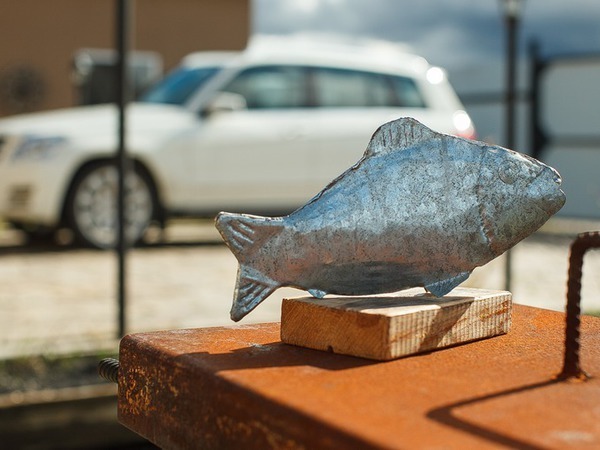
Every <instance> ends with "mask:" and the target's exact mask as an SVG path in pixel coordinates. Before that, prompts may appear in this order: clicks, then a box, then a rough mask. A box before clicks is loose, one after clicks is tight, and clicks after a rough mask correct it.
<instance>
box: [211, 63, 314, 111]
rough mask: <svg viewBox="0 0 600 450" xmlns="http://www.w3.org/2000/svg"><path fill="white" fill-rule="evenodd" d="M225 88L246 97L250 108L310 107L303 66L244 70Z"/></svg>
mask: <svg viewBox="0 0 600 450" xmlns="http://www.w3.org/2000/svg"><path fill="white" fill-rule="evenodd" d="M223 91H226V92H232V93H234V94H239V95H241V96H243V97H244V98H245V99H246V104H247V107H248V109H267V108H299V107H304V106H307V99H306V76H305V70H304V69H302V68H301V67H295V66H262V67H252V68H249V69H246V70H244V71H242V72H241V73H240V74H239V75H238V76H236V77H235V78H234V79H233V80H232V81H231V82H230V83H229V85H227V86H226V87H225V88H224V89H223Z"/></svg>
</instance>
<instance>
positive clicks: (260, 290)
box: [230, 264, 280, 322]
mask: <svg viewBox="0 0 600 450" xmlns="http://www.w3.org/2000/svg"><path fill="white" fill-rule="evenodd" d="M278 287H280V284H279V283H277V282H276V281H274V280H271V279H270V278H268V277H266V276H264V275H263V274H262V273H260V272H258V271H257V270H254V269H252V268H251V267H249V266H246V265H244V264H240V267H239V268H238V274H237V280H236V285H235V291H234V293H233V305H232V306H231V312H230V316H231V320H233V321H235V322H238V321H240V320H241V319H242V318H243V317H244V316H246V314H248V313H249V312H250V311H252V310H253V309H254V308H256V307H257V306H258V305H259V304H260V303H261V302H262V301H263V300H264V299H265V298H267V297H268V296H269V295H271V294H272V293H273V291H275V289H277V288H278Z"/></svg>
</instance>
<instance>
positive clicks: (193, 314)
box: [0, 0, 600, 448]
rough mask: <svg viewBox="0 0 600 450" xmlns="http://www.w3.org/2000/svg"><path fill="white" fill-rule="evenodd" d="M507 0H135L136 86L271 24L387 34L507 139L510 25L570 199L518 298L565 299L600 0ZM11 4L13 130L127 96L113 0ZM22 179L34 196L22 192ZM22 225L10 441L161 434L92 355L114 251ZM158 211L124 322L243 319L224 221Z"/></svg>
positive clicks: (12, 229)
mask: <svg viewBox="0 0 600 450" xmlns="http://www.w3.org/2000/svg"><path fill="white" fill-rule="evenodd" d="M509 3H510V4H512V2H509V1H504V0H485V1H472V0H471V1H469V0H453V1H451V2H450V1H445V0H428V1H427V2H414V1H413V2H409V1H399V0H221V1H220V2H211V1H208V0H202V1H201V0H194V1H192V0H170V1H166V0H132V1H131V5H130V6H131V24H130V25H131V48H132V52H131V54H130V64H131V66H130V72H129V73H130V77H131V80H132V84H131V90H132V95H133V96H134V97H135V98H138V97H140V96H143V95H144V93H145V92H147V91H148V89H151V88H152V86H155V85H156V84H157V83H160V82H161V81H162V80H163V79H164V77H165V76H166V75H167V74H169V73H170V72H172V71H173V70H174V69H176V68H177V67H179V66H180V64H181V60H182V59H183V58H184V57H185V56H186V55H188V54H190V53H192V52H197V51H241V50H243V49H244V48H246V46H247V45H248V44H249V43H250V42H251V41H252V40H253V38H255V37H256V36H257V35H294V36H295V37H299V39H303V38H304V37H305V38H306V39H310V40H315V39H318V40H323V41H334V42H339V41H340V40H341V41H344V42H353V43H355V42H357V41H362V40H365V41H370V40H377V42H382V41H384V42H388V43H393V44H395V45H396V44H397V45H399V46H401V48H402V49H403V51H405V52H407V53H412V54H415V55H418V56H420V57H423V58H425V59H426V60H427V61H428V62H429V64H431V65H432V66H436V67H437V66H439V67H442V68H443V69H444V70H445V73H446V74H447V78H448V80H449V82H450V84H451V85H452V86H453V88H454V90H455V91H456V93H457V95H458V97H459V99H460V101H461V102H462V105H464V109H465V111H466V112H467V113H468V115H469V117H470V119H471V120H472V123H473V125H474V129H475V132H476V133H477V138H478V139H480V140H484V141H486V142H490V143H495V144H499V145H507V137H506V127H507V123H506V121H507V118H506V109H505V107H506V98H507V93H506V87H507V83H506V82H507V63H508V61H507V59H508V58H509V57H510V56H509V55H508V53H507V42H508V37H509V36H508V34H509V33H514V34H513V37H514V38H515V42H516V52H515V54H514V55H512V56H514V58H515V61H516V86H515V92H514V96H513V98H514V101H515V139H514V141H513V142H514V145H513V147H514V148H515V149H516V150H518V151H521V152H523V153H528V154H531V155H534V156H536V157H537V158H539V159H541V160H542V161H544V162H546V163H548V164H550V165H552V166H553V167H556V168H557V169H558V171H559V172H560V173H561V175H562V177H563V186H564V190H565V192H566V194H567V199H568V200H567V204H566V205H565V207H564V208H563V209H562V210H561V211H560V212H559V213H558V215H557V216H556V217H555V218H553V219H552V220H551V221H550V222H549V223H548V224H547V225H545V226H544V227H543V228H542V229H541V230H540V232H538V233H536V234H534V235H533V236H532V237H530V238H528V239H526V240H525V241H523V242H522V243H520V244H519V245H517V247H515V249H514V251H513V253H512V259H513V264H512V277H513V279H512V286H511V290H512V291H513V294H514V300H515V301H516V302H518V303H523V304H528V305H533V306H537V307H543V308H550V309H555V310H562V309H563V307H564V302H565V293H566V290H565V286H566V275H567V263H568V251H569V244H570V242H571V241H572V240H573V238H574V236H575V235H576V234H577V233H578V232H581V231H588V230H598V229H600V176H599V175H598V171H599V169H600V127H598V123H600V89H599V88H598V80H599V79H600V3H599V2H597V1H595V0H571V1H570V2H564V1H558V0H522V1H520V2H515V5H516V6H517V8H518V9H517V10H514V11H513V12H512V13H511V14H513V16H511V19H509V18H507V14H508V13H507V10H506V8H507V6H510V5H508V4H509ZM0 4H1V6H2V7H1V9H2V16H3V18H4V21H3V22H4V25H3V32H2V36H3V39H2V40H0V130H3V125H2V120H3V119H6V120H7V121H8V120H13V119H14V118H15V116H21V115H24V114H31V113H39V112H50V113H52V111H54V110H56V109H63V108H72V107H80V106H85V105H101V104H103V103H110V102H114V101H115V100H116V90H115V88H114V84H113V81H114V77H115V63H116V58H117V54H116V52H115V50H114V48H115V37H114V36H115V32H116V29H115V15H116V12H115V10H116V8H115V5H116V3H115V2H110V1H106V0H87V1H86V2H81V1H77V0H54V1H53V2H40V1H36V0H20V1H19V2H10V1H9V0H0ZM511 20H512V22H511ZM511 27H512V28H511ZM229 107H230V106H227V108H229ZM77 111H78V110H75V116H74V117H77ZM45 117H46V116H45ZM45 120H48V119H42V124H43V122H44V121H45ZM159 121H160V118H159ZM6 123H8V122H6ZM13 123H14V122H13ZM47 123H49V122H47ZM6 127H8V125H6ZM74 127H77V125H75V126H74ZM4 129H8V128H4ZM44 129H46V130H47V129H48V125H46V127H45V128H44ZM21 131H22V130H21ZM25 131H27V130H25ZM34 131H35V130H34ZM373 131H374V129H373ZM115 132H116V131H115ZM5 136H8V134H6V135H4V134H2V137H1V138H0V144H5V143H6V142H8V140H9V138H8V137H5ZM365 139H368V136H366V137H365ZM5 141H6V142H5ZM365 142H366V141H365ZM8 144H10V142H8ZM8 144H7V145H8ZM0 148H1V147H0ZM40 151H41V150H40ZM1 163H2V153H1V152H0V164H1ZM0 174H4V175H0V177H1V176H4V177H9V176H12V175H10V174H9V173H8V172H6V171H5V172H0ZM0 186H3V184H2V180H0ZM38 189H42V190H43V189H44V184H43V183H42V184H41V185H40V187H39V188H38ZM198 194H199V193H198ZM0 195H2V196H6V195H8V194H7V193H6V192H0ZM11 195H13V200H15V199H16V200H19V201H20V200H22V198H23V196H24V195H25V192H24V191H16V192H14V193H13V194H11ZM307 199H308V197H307ZM16 200H15V201H16ZM16 225H18V224H16V223H13V221H10V220H3V218H2V217H0V440H1V441H2V442H5V443H7V444H6V445H8V447H7V448H109V447H113V448H119V447H121V448H125V447H127V448H146V447H147V448H151V446H150V445H149V444H147V443H144V442H143V441H142V440H140V439H139V438H137V437H136V436H134V435H132V434H130V433H127V432H126V430H124V429H121V428H120V426H119V425H118V424H117V423H116V419H115V411H116V404H115V387H114V386H110V385H106V384H103V383H102V382H101V380H100V379H98V377H97V376H96V372H95V365H96V363H97V361H98V359H99V358H101V357H102V356H106V355H114V354H116V352H117V349H118V336H117V328H118V325H117V319H116V318H117V316H118V305H117V301H116V300H115V296H116V292H117V265H116V258H115V255H114V253H113V252H110V251H100V250H95V249H89V248H85V247H82V246H80V245H77V244H76V243H75V242H73V239H72V237H71V236H69V235H68V233H66V234H65V233H57V234H52V236H48V234H45V233H43V232H39V233H38V231H43V230H38V229H36V230H32V229H27V227H22V226H21V227H20V226H16ZM162 225H164V226H161V227H158V229H155V230H153V233H152V232H151V233H149V236H147V239H146V240H145V241H144V242H143V243H141V244H140V245H138V246H136V247H135V248H134V249H132V250H131V251H130V253H129V258H128V263H127V264H128V271H127V306H126V308H127V332H138V331H148V330H157V329H172V328H185V327H204V326H222V325H231V321H230V320H229V308H230V305H231V297H232V292H233V288H234V281H235V273H236V268H237V263H236V261H235V258H234V257H233V256H232V255H231V254H230V252H229V251H228V250H227V249H226V248H225V247H224V246H223V245H222V244H221V240H220V237H219V236H218V234H217V233H216V232H215V230H214V228H213V225H212V220H210V219H208V220H206V219H205V220H196V219H194V220H191V219H187V218H186V219H183V220H182V219H174V218H169V220H167V221H166V223H164V224H162ZM34 231H35V232H34ZM59 231H60V230H59ZM504 263H505V261H504V259H503V258H499V259H498V260H495V261H493V262H492V263H490V264H488V265H486V266H485V267H483V268H480V269H477V270H476V271H475V272H474V274H473V276H472V277H471V278H470V279H469V280H468V281H467V284H468V285H470V286H474V287H482V288H492V289H502V288H503V287H504V277H505V264H504ZM599 272H600V258H599V257H598V255H597V254H594V253H591V254H590V255H589V256H588V257H586V262H585V266H584V279H583V290H582V298H583V307H584V311H585V312H587V313H592V314H594V313H597V312H598V311H600V280H599V279H598V276H597V274H598V273H599ZM290 295H303V293H302V292H300V291H295V290H292V289H282V290H279V291H277V293H276V294H274V295H273V296H272V297H270V298H269V299H268V300H267V301H265V302H264V303H263V304H262V305H261V306H260V307H259V308H258V309H257V310H256V311H255V312H253V313H252V314H251V315H250V316H249V317H248V318H247V320H246V319H245V322H263V321H276V320H278V319H279V305H280V301H281V298H283V297H285V296H290ZM59 412H60V414H59ZM75 430H79V431H75Z"/></svg>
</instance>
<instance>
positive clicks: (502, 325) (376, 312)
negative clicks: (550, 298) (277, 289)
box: [281, 288, 512, 360]
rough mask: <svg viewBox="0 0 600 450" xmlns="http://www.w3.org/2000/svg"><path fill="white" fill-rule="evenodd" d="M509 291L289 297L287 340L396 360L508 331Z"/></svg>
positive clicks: (284, 331)
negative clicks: (441, 294)
mask: <svg viewBox="0 0 600 450" xmlns="http://www.w3.org/2000/svg"><path fill="white" fill-rule="evenodd" d="M511 310H512V295H511V293H510V292H507V291H491V290H483V289H467V288H456V289H454V290H453V291H452V292H450V293H449V294H447V295H446V296H444V297H443V298H437V297H434V296H433V295H431V294H429V293H426V292H425V290H424V289H421V288H414V289H407V290H405V291H400V292H395V293H393V294H384V295H377V296H367V297H326V298H324V299H321V300H318V299H316V298H313V297H300V298H291V299H284V300H283V304H282V312H281V340H282V341H283V342H285V343H287V344H293V345H299V346H302V347H308V348H312V349H317V350H325V351H330V352H334V353H341V354H345V355H352V356H359V357H363V358H370V359H376V360H390V359H395V358H399V357H402V356H408V355H412V354H415V353H421V352H425V351H429V350H434V349H440V348H443V347H448V346H451V345H456V344H460V343H464V342H469V341H474V340H477V339H483V338H488V337H492V336H497V335H501V334H505V333H507V332H508V330H509V328H510V323H511Z"/></svg>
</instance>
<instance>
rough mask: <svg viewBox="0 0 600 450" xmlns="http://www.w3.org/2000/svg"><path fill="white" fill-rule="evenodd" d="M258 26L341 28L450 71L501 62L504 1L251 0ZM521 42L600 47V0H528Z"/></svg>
mask: <svg viewBox="0 0 600 450" xmlns="http://www.w3.org/2000/svg"><path fill="white" fill-rule="evenodd" d="M252 1H253V29H254V31H255V32H260V33H267V34H287V33H295V32H317V33H342V34H347V35H351V36H365V37H370V38H380V39H385V40H390V41H395V42H403V43H407V44H409V45H410V46H411V48H412V49H413V51H414V52H415V53H417V54H419V55H421V56H424V57H425V58H426V59H428V60H429V62H430V63H432V64H435V65H439V66H442V67H445V68H447V69H449V70H452V69H456V68H458V67H465V66H476V65H478V64H481V63H485V62H490V61H500V60H501V59H502V58H503V55H504V22H503V19H502V9H501V7H500V1H499V0H420V1H415V0H252ZM522 5H523V12H522V21H521V28H520V30H521V35H520V40H519V41H520V47H521V54H525V48H526V44H527V42H528V41H529V40H530V39H532V38H534V37H535V38H536V39H537V40H539V42H540V44H541V48H542V51H543V52H544V53H545V54H547V55H554V54H563V53H571V52H599V53H600V0H568V1H567V0H523V1H522Z"/></svg>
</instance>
